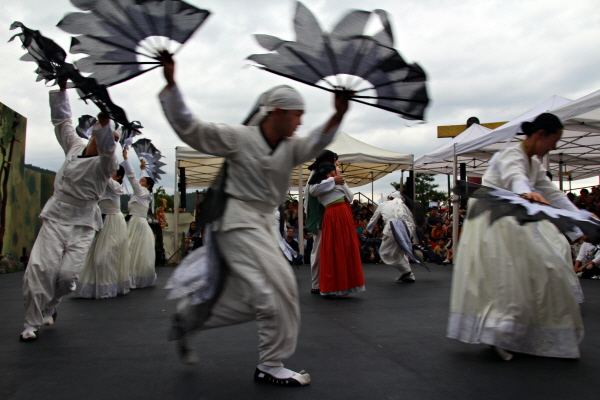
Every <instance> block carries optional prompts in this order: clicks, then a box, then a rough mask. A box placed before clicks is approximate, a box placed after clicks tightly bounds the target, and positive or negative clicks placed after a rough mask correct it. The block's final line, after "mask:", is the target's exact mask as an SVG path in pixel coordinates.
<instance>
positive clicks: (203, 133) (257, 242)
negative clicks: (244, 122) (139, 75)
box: [160, 87, 338, 365]
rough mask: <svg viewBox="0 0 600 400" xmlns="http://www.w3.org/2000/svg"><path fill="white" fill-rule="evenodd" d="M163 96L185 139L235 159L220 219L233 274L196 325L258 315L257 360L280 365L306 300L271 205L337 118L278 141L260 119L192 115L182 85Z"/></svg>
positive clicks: (291, 347)
mask: <svg viewBox="0 0 600 400" xmlns="http://www.w3.org/2000/svg"><path fill="white" fill-rule="evenodd" d="M160 100H161V102H162V107H163V110H164V112H165V115H166V117H167V119H168V120H169V122H170V124H171V126H172V127H173V129H174V130H175V132H176V133H177V134H178V135H179V137H180V138H181V140H183V141H184V142H185V143H186V144H187V145H189V146H191V147H192V148H194V149H196V150H198V151H200V152H203V153H206V154H212V155H216V156H221V157H226V158H227V160H228V163H229V164H228V172H227V174H228V176H227V178H226V185H225V192H226V193H227V195H228V196H229V197H228V200H227V204H226V207H225V212H224V215H223V216H222V217H221V219H220V220H218V221H216V222H215V224H214V227H215V230H216V242H217V244H218V247H219V248H220V249H221V252H222V256H223V258H224V260H225V263H226V264H227V267H228V275H227V278H226V281H225V287H224V289H223V292H222V293H221V295H220V297H219V298H218V300H217V302H216V304H215V305H214V307H213V308H212V310H211V315H210V317H209V318H208V319H207V320H206V322H204V324H202V326H201V327H198V328H200V329H209V328H216V327H220V326H227V325H233V324H239V323H243V322H247V321H252V320H256V323H257V325H258V331H259V332H258V334H259V362H260V363H263V364H264V363H265V362H268V363H269V365H282V364H281V360H282V359H285V358H288V357H290V356H291V355H292V354H293V353H294V351H295V348H296V341H297V338H298V330H299V327H300V307H299V304H298V289H297V284H296V279H295V276H294V273H293V271H292V269H291V268H290V265H289V263H288V262H287V261H286V259H285V257H284V256H283V255H282V253H281V251H280V250H279V240H280V239H279V236H280V235H279V233H278V232H277V229H276V226H277V224H276V222H275V221H274V216H273V209H274V208H276V207H277V206H278V205H279V204H281V203H283V202H284V201H285V196H286V193H287V191H288V187H289V184H290V177H291V173H292V170H293V168H294V167H295V166H296V165H298V164H300V163H303V162H306V161H309V160H311V159H313V158H315V157H316V156H317V155H318V154H319V153H320V152H321V151H322V150H323V149H324V148H325V146H327V144H329V143H330V142H331V140H332V139H333V136H334V133H335V132H336V131H337V128H338V126H334V127H332V128H331V130H330V131H328V132H323V129H324V126H321V127H319V128H317V129H315V130H314V131H313V132H312V133H311V134H310V135H309V136H307V137H291V138H285V139H283V140H282V141H281V142H280V143H279V144H278V146H277V147H276V148H275V149H272V148H271V147H270V146H269V145H268V144H267V142H266V140H265V138H264V137H263V135H262V133H261V132H260V128H259V127H258V126H231V125H225V124H215V123H210V122H204V121H201V120H198V119H196V118H194V117H192V114H191V113H190V111H189V110H188V108H187V107H186V105H185V103H184V102H183V98H182V97H181V94H180V93H179V90H178V88H177V87H173V88H171V89H168V88H166V89H165V90H163V91H162V92H161V94H160ZM180 311H182V312H185V310H180ZM188 311H189V312H190V313H193V312H194V311H193V310H188Z"/></svg>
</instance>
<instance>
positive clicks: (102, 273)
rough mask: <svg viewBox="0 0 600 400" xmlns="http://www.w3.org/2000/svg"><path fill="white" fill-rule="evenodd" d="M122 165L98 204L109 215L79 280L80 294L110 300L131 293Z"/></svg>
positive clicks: (84, 296) (80, 295) (105, 218)
mask: <svg viewBox="0 0 600 400" xmlns="http://www.w3.org/2000/svg"><path fill="white" fill-rule="evenodd" d="M124 176H125V169H124V168H123V167H122V166H120V167H119V170H118V171H117V172H115V173H114V175H113V176H112V179H110V180H109V181H108V185H107V186H106V190H105V191H104V193H103V194H102V197H101V198H100V201H99V202H98V206H99V207H100V212H102V214H103V215H104V216H105V217H104V224H103V226H102V230H101V231H100V232H99V233H98V235H96V237H95V238H94V241H93V243H92V247H91V248H90V251H89V252H88V255H87V257H86V259H85V263H84V265H83V268H82V270H81V274H80V276H79V281H78V282H77V296H78V297H83V298H89V299H107V298H110V297H116V296H117V295H124V294H127V293H129V279H130V277H129V238H128V235H127V224H126V223H125V217H123V213H122V212H121V195H122V194H123V187H122V186H121V185H122V183H123V177H124Z"/></svg>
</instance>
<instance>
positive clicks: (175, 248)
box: [173, 148, 179, 263]
mask: <svg viewBox="0 0 600 400" xmlns="http://www.w3.org/2000/svg"><path fill="white" fill-rule="evenodd" d="M178 165H179V162H178V161H177V148H175V192H173V208H174V210H173V212H174V215H175V226H174V227H173V251H175V252H176V253H177V256H176V257H175V262H176V263H178V262H179V191H178V189H179V175H178V174H177V173H178V172H179V168H178Z"/></svg>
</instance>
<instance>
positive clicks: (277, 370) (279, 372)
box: [257, 364, 295, 379]
mask: <svg viewBox="0 0 600 400" xmlns="http://www.w3.org/2000/svg"><path fill="white" fill-rule="evenodd" d="M257 368H258V369H259V370H261V371H262V372H266V373H267V374H269V375H271V376H274V377H275V378H277V379H288V378H291V377H292V376H294V374H295V372H294V371H292V370H289V369H287V368H284V367H283V366H281V367H270V366H268V365H264V364H258V367H257Z"/></svg>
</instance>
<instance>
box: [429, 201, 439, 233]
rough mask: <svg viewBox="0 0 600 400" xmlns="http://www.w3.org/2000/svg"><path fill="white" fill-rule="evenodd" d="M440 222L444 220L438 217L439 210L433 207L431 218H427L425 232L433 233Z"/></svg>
mask: <svg viewBox="0 0 600 400" xmlns="http://www.w3.org/2000/svg"><path fill="white" fill-rule="evenodd" d="M438 220H439V221H441V220H442V219H441V218H440V216H439V215H438V209H437V207H432V208H431V211H429V216H428V217H427V218H425V232H429V233H431V231H432V230H433V228H435V224H436V222H437V221H438Z"/></svg>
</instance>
